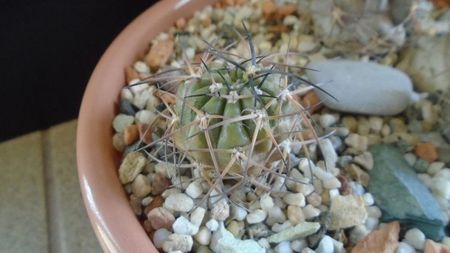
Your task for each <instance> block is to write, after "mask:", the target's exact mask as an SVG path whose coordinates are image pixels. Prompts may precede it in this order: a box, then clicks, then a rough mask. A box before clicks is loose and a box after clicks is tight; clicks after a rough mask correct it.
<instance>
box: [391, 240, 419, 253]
mask: <svg viewBox="0 0 450 253" xmlns="http://www.w3.org/2000/svg"><path fill="white" fill-rule="evenodd" d="M395 253H416V251H415V250H414V248H413V247H412V246H411V245H409V244H407V243H406V242H400V243H399V244H398V246H397V249H396V250H395Z"/></svg>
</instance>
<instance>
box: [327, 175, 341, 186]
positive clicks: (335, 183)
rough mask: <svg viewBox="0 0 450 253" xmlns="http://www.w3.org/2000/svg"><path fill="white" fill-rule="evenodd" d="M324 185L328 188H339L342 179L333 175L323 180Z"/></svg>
mask: <svg viewBox="0 0 450 253" xmlns="http://www.w3.org/2000/svg"><path fill="white" fill-rule="evenodd" d="M323 187H325V188H326V189H338V188H340V187H341V181H339V179H337V178H335V177H333V178H330V179H327V180H325V181H323Z"/></svg>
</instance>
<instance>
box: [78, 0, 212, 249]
mask: <svg viewBox="0 0 450 253" xmlns="http://www.w3.org/2000/svg"><path fill="white" fill-rule="evenodd" d="M213 2H215V1H214V0H191V1H189V0H165V1H161V2H159V3H157V4H155V5H154V6H153V7H151V8H150V9H148V10H147V11H145V12H144V13H142V14H141V15H140V16H139V17H138V18H136V19H135V20H134V21H133V22H132V23H130V24H129V25H128V27H126V29H125V30H123V31H122V33H121V34H120V35H119V36H118V37H117V38H116V39H115V40H114V42H113V43H112V44H111V46H110V47H109V48H108V50H106V52H105V54H104V55H103V56H102V58H101V59H100V61H99V63H98V64H97V66H96V68H95V70H94V72H93V74H92V76H91V79H90V80H89V83H88V85H87V88H86V91H85V93H84V97H83V102H82V105H81V109H80V115H79V119H78V130H77V162H78V173H79V178H80V185H81V191H82V195H83V199H84V204H85V206H86V209H87V211H88V214H89V218H90V220H91V223H92V226H93V228H94V231H95V233H96V235H97V238H98V239H99V241H100V243H101V245H102V247H103V250H104V251H106V252H133V253H138V252H147V253H149V252H158V251H157V250H156V249H155V247H154V246H153V244H152V242H151V241H150V240H149V238H148V236H147V234H146V233H145V231H144V229H143V228H142V226H141V225H140V224H139V222H138V220H137V219H136V217H135V215H134V214H133V211H132V210H131V208H130V205H129V204H128V200H127V196H126V194H125V192H124V190H123V188H122V186H121V184H120V182H119V179H118V177H117V168H118V162H119V161H118V158H119V156H118V153H117V152H115V151H114V149H113V146H112V134H113V130H112V127H111V122H112V119H113V117H114V115H115V113H116V112H117V102H118V99H119V93H120V89H121V88H122V87H123V85H124V83H125V72H124V69H125V67H126V66H129V65H130V64H132V63H133V62H134V61H135V60H136V59H137V57H138V55H142V53H143V52H144V51H145V50H146V48H147V46H148V43H149V41H150V40H151V39H152V38H153V37H155V36H156V35H157V34H158V33H160V32H162V31H164V30H167V29H168V28H169V27H170V26H171V25H172V24H173V23H174V22H175V20H176V19H177V18H179V17H186V16H189V15H192V14H193V12H194V11H195V10H198V9H200V8H201V7H203V6H205V5H207V4H211V3H213Z"/></svg>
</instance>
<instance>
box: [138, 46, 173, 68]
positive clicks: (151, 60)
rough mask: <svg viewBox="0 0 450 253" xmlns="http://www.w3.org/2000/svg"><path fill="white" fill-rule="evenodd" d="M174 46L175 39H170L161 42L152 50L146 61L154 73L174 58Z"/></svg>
mask: <svg viewBox="0 0 450 253" xmlns="http://www.w3.org/2000/svg"><path fill="white" fill-rule="evenodd" d="M174 44H175V43H174V41H173V39H168V40H165V41H159V42H157V43H155V44H154V45H153V46H152V47H151V48H150V51H149V52H148V54H147V55H146V56H145V58H144V59H145V62H146V63H147V65H148V66H149V67H150V69H151V70H152V71H156V70H158V69H159V68H160V67H162V66H164V65H165V64H166V63H167V61H168V60H169V58H170V56H172V53H173V46H174Z"/></svg>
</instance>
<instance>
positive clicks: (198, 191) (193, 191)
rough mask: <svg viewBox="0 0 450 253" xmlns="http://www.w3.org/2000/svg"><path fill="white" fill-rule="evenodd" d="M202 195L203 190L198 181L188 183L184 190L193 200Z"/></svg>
mask: <svg viewBox="0 0 450 253" xmlns="http://www.w3.org/2000/svg"><path fill="white" fill-rule="evenodd" d="M202 193H203V188H202V184H201V182H200V180H195V181H194V182H192V183H190V184H189V185H188V187H187V188H186V194H187V195H189V197H191V198H193V199H196V198H198V197H200V196H201V195H202Z"/></svg>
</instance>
